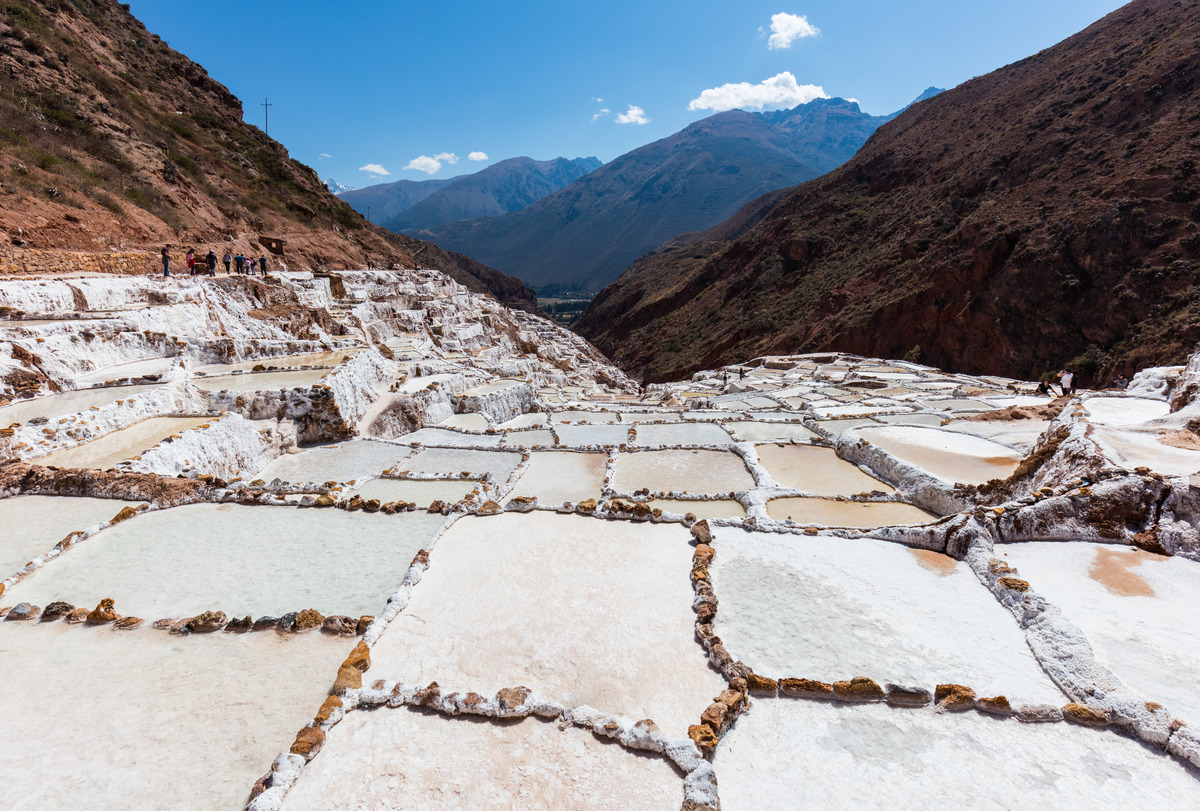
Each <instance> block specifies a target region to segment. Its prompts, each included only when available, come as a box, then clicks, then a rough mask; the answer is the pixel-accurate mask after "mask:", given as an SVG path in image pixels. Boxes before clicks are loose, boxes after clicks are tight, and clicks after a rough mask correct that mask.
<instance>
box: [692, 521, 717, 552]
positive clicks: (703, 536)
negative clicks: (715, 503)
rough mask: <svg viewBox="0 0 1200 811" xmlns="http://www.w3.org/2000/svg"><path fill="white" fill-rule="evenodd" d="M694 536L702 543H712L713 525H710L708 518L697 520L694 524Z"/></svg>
mask: <svg viewBox="0 0 1200 811" xmlns="http://www.w3.org/2000/svg"><path fill="white" fill-rule="evenodd" d="M692 536H693V537H694V538H695V539H696V540H697V541H698V542H699V543H702V544H708V545H710V546H711V545H712V540H713V537H712V527H710V526H709V525H708V519H707V518H705V519H704V520H703V521H697V522H696V523H694V524H692Z"/></svg>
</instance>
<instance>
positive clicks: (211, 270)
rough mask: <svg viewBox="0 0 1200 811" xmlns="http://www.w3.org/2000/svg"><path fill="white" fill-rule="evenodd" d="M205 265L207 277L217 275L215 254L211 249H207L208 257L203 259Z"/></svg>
mask: <svg viewBox="0 0 1200 811" xmlns="http://www.w3.org/2000/svg"><path fill="white" fill-rule="evenodd" d="M204 261H205V263H206V264H207V265H208V275H209V276H216V275H217V252H216V251H214V250H213V249H212V248H209V249H208V256H206V257H204Z"/></svg>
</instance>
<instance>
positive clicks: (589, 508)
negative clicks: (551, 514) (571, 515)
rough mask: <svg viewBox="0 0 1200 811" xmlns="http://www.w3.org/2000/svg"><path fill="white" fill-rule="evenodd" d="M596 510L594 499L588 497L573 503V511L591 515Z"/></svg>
mask: <svg viewBox="0 0 1200 811" xmlns="http://www.w3.org/2000/svg"><path fill="white" fill-rule="evenodd" d="M595 511H596V499H594V498H589V499H585V500H584V501H581V502H579V503H578V504H576V505H575V512H577V513H582V514H584V515H591V514H592V513H594V512H595Z"/></svg>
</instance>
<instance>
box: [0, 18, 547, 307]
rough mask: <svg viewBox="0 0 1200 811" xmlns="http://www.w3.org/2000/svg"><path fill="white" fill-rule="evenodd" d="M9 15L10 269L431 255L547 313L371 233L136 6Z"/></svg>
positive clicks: (462, 265) (3, 167) (6, 156)
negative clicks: (190, 255) (241, 257)
mask: <svg viewBox="0 0 1200 811" xmlns="http://www.w3.org/2000/svg"><path fill="white" fill-rule="evenodd" d="M3 12H4V13H3V14H0V76H3V77H4V81H0V273H5V272H11V271H14V270H16V271H20V270H21V269H22V268H25V267H27V266H28V264H29V261H31V260H30V259H29V257H34V259H33V260H32V261H35V267H36V268H37V269H42V270H73V269H77V268H78V267H80V265H81V262H82V260H84V259H88V258H91V259H96V260H97V261H100V260H103V261H102V262H101V264H104V263H110V264H111V263H113V262H116V261H117V259H121V260H122V261H124V262H127V263H129V265H128V266H130V267H135V268H137V269H138V270H139V271H140V269H141V268H142V267H145V268H147V269H152V268H154V267H156V266H157V253H158V251H159V249H160V248H161V247H162V246H163V245H164V244H170V245H171V246H172V250H173V252H175V255H176V257H177V259H182V255H183V251H184V250H186V248H187V247H190V246H196V247H199V248H200V249H201V252H202V253H203V252H204V250H206V249H207V248H209V247H213V248H217V249H218V250H221V249H223V248H228V249H230V250H232V251H245V252H247V253H250V254H251V255H258V254H259V253H261V252H263V251H264V250H269V249H267V248H266V247H265V244H270V243H272V242H274V244H275V245H276V246H277V247H278V246H279V245H280V244H282V246H283V248H282V253H280V254H274V255H273V256H274V260H273V261H274V262H275V263H286V264H287V265H288V267H289V269H291V270H305V269H310V268H315V267H317V266H320V265H324V266H326V267H329V268H347V267H363V266H364V265H365V264H367V263H368V262H370V263H374V264H385V265H386V264H400V265H403V266H412V265H413V264H414V263H416V262H424V263H425V264H427V265H428V266H431V267H436V268H438V269H440V270H445V271H446V272H447V273H449V274H450V275H452V276H453V277H454V278H455V279H457V280H458V281H460V282H461V283H462V284H464V285H466V286H468V287H469V288H471V289H472V290H475V291H477V292H491V293H492V294H493V295H497V296H498V297H501V298H503V297H505V296H507V297H509V299H510V300H511V302H512V303H513V304H517V305H518V306H525V307H530V308H533V307H536V302H535V301H534V299H533V297H532V293H531V292H530V291H529V290H527V289H526V288H524V286H523V285H521V284H520V283H519V282H516V281H515V280H513V279H511V278H509V277H506V276H503V275H502V274H499V273H498V272H497V271H495V270H493V269H491V268H486V267H483V266H482V265H479V264H478V263H477V262H474V261H473V260H469V259H467V258H466V257H456V256H452V255H450V254H448V253H447V252H445V251H443V250H441V249H439V248H437V247H436V246H430V245H428V244H427V243H421V242H417V241H416V240H410V239H404V238H399V237H396V235H394V234H390V233H389V232H387V231H384V230H383V229H380V228H376V227H370V226H368V225H367V224H366V223H364V222H363V220H362V218H361V217H359V216H358V215H357V214H355V213H354V211H353V210H352V209H351V208H350V206H348V205H346V204H345V203H344V202H342V201H341V200H339V199H338V198H337V197H335V196H334V195H333V194H331V193H330V192H329V190H328V189H327V188H326V187H325V184H324V183H323V182H322V181H321V179H320V178H319V177H318V176H317V173H316V172H315V171H313V170H312V169H311V168H310V167H308V166H305V165H303V164H301V163H299V162H297V161H295V160H292V159H291V158H290V157H289V155H288V153H287V150H285V149H284V148H283V146H281V145H280V144H279V143H278V142H276V141H274V140H272V139H271V138H269V137H267V136H266V135H265V134H264V133H263V132H262V131H261V130H259V129H257V128H255V127H252V126H250V125H248V124H245V123H244V122H243V121H242V103H241V101H239V100H238V99H237V98H236V97H235V96H234V95H233V94H232V93H230V92H229V90H228V89H227V88H225V87H224V86H223V85H221V84H219V83H218V82H216V81H214V80H213V79H211V78H210V77H209V76H208V74H207V72H206V71H205V70H204V68H203V67H201V66H200V65H198V64H196V63H195V62H192V61H191V60H189V59H188V58H187V57H185V56H183V55H182V54H180V53H177V52H176V51H173V50H171V49H170V48H169V47H167V45H166V43H164V42H163V41H162V39H160V38H159V37H158V36H156V35H155V34H153V33H151V32H149V31H147V30H146V28H145V27H144V26H143V25H142V23H140V22H139V21H138V20H137V19H135V18H134V17H133V16H132V15H131V14H130V13H129V11H128V9H127V8H126V7H124V6H122V5H120V4H118V3H113V2H100V1H99V0H87V1H86V2H85V1H84V0H78V2H45V1H44V0H5V2H4V3H3ZM264 241H265V242H264ZM30 249H34V250H33V251H31V250H30ZM143 257H144V264H142V262H143ZM55 263H59V265H55ZM439 263H440V264H439Z"/></svg>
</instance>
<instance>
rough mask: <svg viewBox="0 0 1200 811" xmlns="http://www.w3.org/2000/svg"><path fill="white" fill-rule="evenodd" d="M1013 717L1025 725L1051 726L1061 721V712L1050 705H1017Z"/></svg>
mask: <svg viewBox="0 0 1200 811" xmlns="http://www.w3.org/2000/svg"><path fill="white" fill-rule="evenodd" d="M1013 715H1015V716H1016V717H1017V720H1018V721H1020V722H1022V723H1025V724H1052V723H1057V722H1058V721H1061V720H1062V719H1063V714H1062V710H1060V709H1059V708H1058V707H1055V706H1054V705H1052V704H1018V705H1017V706H1015V707H1013Z"/></svg>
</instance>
